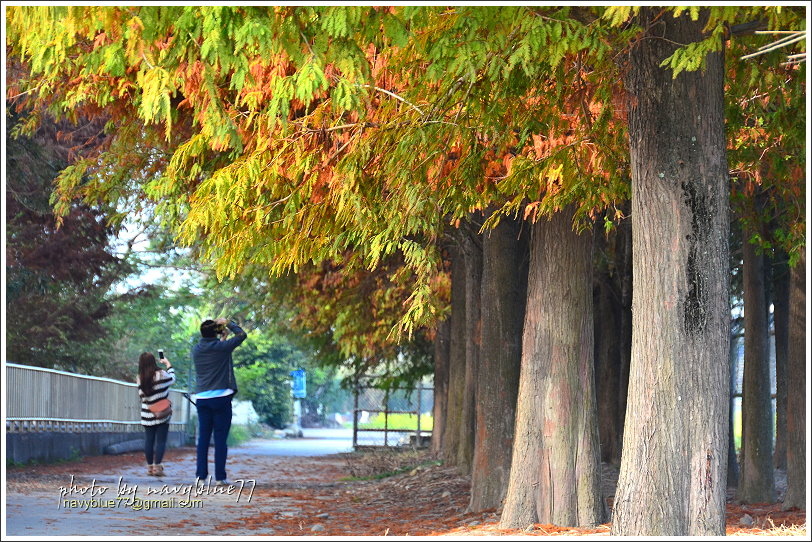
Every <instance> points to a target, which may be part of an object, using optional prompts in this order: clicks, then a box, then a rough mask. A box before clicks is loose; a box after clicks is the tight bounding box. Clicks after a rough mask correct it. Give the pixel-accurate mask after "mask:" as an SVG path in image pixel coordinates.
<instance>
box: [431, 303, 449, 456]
mask: <svg viewBox="0 0 812 542" xmlns="http://www.w3.org/2000/svg"><path fill="white" fill-rule="evenodd" d="M450 355H451V320H450V319H448V318H446V319H445V320H443V321H442V322H440V323H438V324H437V331H436V335H435V336H434V409H433V413H432V415H433V417H434V426H433V427H432V431H431V451H432V452H433V453H435V454H439V453H441V451H442V449H443V434H444V431H445V429H444V428H445V415H446V409H447V408H448V369H449V365H450V359H449V357H450Z"/></svg>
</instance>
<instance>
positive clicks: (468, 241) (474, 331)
mask: <svg viewBox="0 0 812 542" xmlns="http://www.w3.org/2000/svg"><path fill="white" fill-rule="evenodd" d="M480 220H481V215H480V214H478V213H476V214H473V215H472V216H471V218H470V219H469V222H468V223H467V224H466V227H463V229H462V233H463V243H462V249H463V251H464V252H465V387H464V393H463V403H462V420H461V423H460V445H459V449H458V451H457V463H456V465H457V467H458V468H459V469H460V472H462V473H463V474H471V468H472V466H473V462H474V440H475V438H476V401H477V397H476V389H477V380H478V379H479V375H478V373H479V348H480V345H481V343H482V339H481V333H482V320H481V307H482V235H480V234H479V233H478V232H479V228H480V227H481V223H480Z"/></svg>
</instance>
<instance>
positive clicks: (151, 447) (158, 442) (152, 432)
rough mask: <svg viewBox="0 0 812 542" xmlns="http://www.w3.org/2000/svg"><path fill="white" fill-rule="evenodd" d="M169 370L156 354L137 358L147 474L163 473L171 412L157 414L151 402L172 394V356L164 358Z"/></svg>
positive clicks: (161, 474)
mask: <svg viewBox="0 0 812 542" xmlns="http://www.w3.org/2000/svg"><path fill="white" fill-rule="evenodd" d="M160 361H161V363H163V364H164V365H165V366H166V370H163V369H161V368H159V367H158V365H157V364H156V363H155V356H153V355H152V354H151V353H149V352H144V353H143V354H141V357H140V358H139V359H138V380H137V381H136V383H137V384H138V395H139V396H141V425H143V426H144V455H145V456H146V459H147V474H148V475H150V476H163V475H164V466H163V465H162V464H161V461H162V460H163V457H164V449H165V448H166V437H167V435H168V433H169V420H170V419H171V418H172V416H171V414H170V415H169V416H166V417H164V418H160V417H158V416H157V415H156V414H155V413H154V412H152V411H151V410H150V408H149V405H151V404H154V403H156V402H157V401H160V400H161V399H168V398H169V386H171V385H172V384H174V382H175V370H174V369H173V368H172V365H171V364H170V363H169V360H168V359H166V358H162V359H161V360H160Z"/></svg>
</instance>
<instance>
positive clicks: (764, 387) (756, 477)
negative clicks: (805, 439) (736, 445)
mask: <svg viewBox="0 0 812 542" xmlns="http://www.w3.org/2000/svg"><path fill="white" fill-rule="evenodd" d="M753 233H755V232H750V233H749V234H747V235H745V238H744V239H743V242H742V254H743V273H742V279H743V285H744V379H743V384H742V465H741V475H740V478H739V487H738V490H737V492H736V499H737V500H738V501H739V502H743V503H755V502H775V479H774V478H775V477H774V474H773V409H772V399H771V398H770V357H769V352H770V351H769V342H768V338H769V335H768V327H767V293H766V291H765V284H764V256H763V255H762V254H760V253H758V252H757V247H756V246H755V245H753V244H752V243H750V242H748V238H749V237H750V236H751V235H752V234H753Z"/></svg>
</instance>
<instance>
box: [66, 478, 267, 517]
mask: <svg viewBox="0 0 812 542" xmlns="http://www.w3.org/2000/svg"><path fill="white" fill-rule="evenodd" d="M256 485H257V482H256V480H235V481H234V482H233V483H231V484H228V485H212V483H211V480H208V481H203V480H198V481H197V482H193V483H189V484H176V485H169V484H163V485H161V486H158V487H153V486H148V487H144V488H141V489H143V490H144V491H143V493H142V494H139V487H138V484H129V483H127V482H125V481H124V477H123V476H120V477H119V478H118V482H117V483H116V485H115V486H114V487H108V486H105V485H102V484H99V483H98V482H97V481H96V479H95V478H94V479H93V480H91V482H90V483H89V484H86V485H81V484H78V483H77V482H76V478H75V476H74V475H71V477H70V482H69V483H68V484H67V485H65V486H60V487H59V503H58V506H57V508H66V509H79V510H89V509H91V508H131V509H133V510H150V509H153V508H202V507H203V499H202V498H201V497H207V496H214V495H226V496H232V497H233V498H234V502H238V503H239V502H245V503H250V502H251V498H252V497H253V496H254V488H255V487H256ZM111 490H112V491H111Z"/></svg>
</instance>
